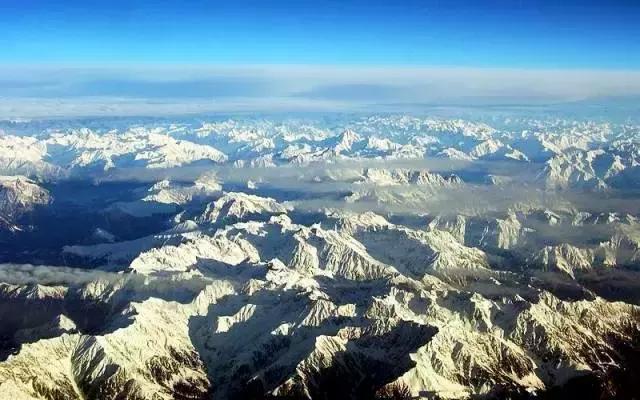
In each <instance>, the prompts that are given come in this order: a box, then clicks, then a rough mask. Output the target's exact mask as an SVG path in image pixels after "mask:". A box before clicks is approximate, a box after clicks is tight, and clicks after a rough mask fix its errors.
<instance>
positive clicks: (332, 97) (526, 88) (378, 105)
mask: <svg viewBox="0 0 640 400" xmlns="http://www.w3.org/2000/svg"><path fill="white" fill-rule="evenodd" d="M0 74H2V76H3V79H2V80H1V81H0V93H2V98H3V99H2V101H1V102H0V116H2V117H36V116H49V115H50V113H54V115H56V116H58V115H63V116H64V115H71V116H76V115H122V114H123V113H124V114H126V115H136V114H138V115H162V114H165V113H166V112H170V113H171V114H178V113H199V112H207V111H209V112H215V111H222V112H225V111H289V110H291V111H298V110H305V111H326V110H333V111H353V110H371V109H372V108H375V109H377V110H381V111H383V110H385V109H387V108H389V107H390V106H392V105H393V106H402V105H412V104H423V105H460V106H478V105H495V104H505V105H509V104H550V103H557V102H572V101H583V100H586V99H600V98H608V99H612V98H619V97H625V98H627V99H628V98H634V97H635V98H638V97H640V72H636V71H598V70H518V69H481V68H426V67H424V68H420V67H366V66H362V67H357V66H352V67H347V66H313V65H306V66H305V65H300V66H295V65H294V66H287V65H267V66H242V65H239V66H114V67H95V66H94V67H61V66H58V67H54V66H49V67H47V66H40V67H38V66H26V67H24V66H3V67H0ZM87 99H89V101H88V102H87ZM56 102H59V103H56ZM172 110H175V111H173V112H172Z"/></svg>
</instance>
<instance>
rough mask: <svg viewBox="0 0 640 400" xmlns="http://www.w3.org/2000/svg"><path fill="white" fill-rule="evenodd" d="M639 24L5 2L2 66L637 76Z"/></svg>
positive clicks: (510, 7)
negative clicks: (361, 68) (379, 68)
mask: <svg viewBox="0 0 640 400" xmlns="http://www.w3.org/2000/svg"><path fill="white" fill-rule="evenodd" d="M560 3H561V4H560ZM638 21H640V2H639V1H637V0H636V1H615V0H614V1H597V2H596V1H588V0H585V1H575V0H569V1H546V0H544V1H543V0H539V1H536V0H531V1H525V0H498V1H481V0H468V1H457V0H452V1H445V0H439V1H429V0H427V1H376V0H369V1H362V0H355V1H339V0H331V1H327V0H322V1H313V2H312V1H304V0H300V1H282V0H273V1H252V0H235V1H202V0H189V1H172V0H164V1H163V0H137V1H136V0H129V1H123V0H111V1H95V0H85V1H60V0H58V1H55V0H20V1H15V0H0V26H1V27H2V32H1V33H0V48H1V49H3V50H2V52H0V63H2V64H21V65H23V64H29V65H32V64H66V65H78V64H84V65H87V64H99V65H105V64H138V65H139V64H154V65H156V64H227V65H229V64H313V65H318V64H322V65H394V66H405V65H414V66H415V65H418V66H454V67H483V68H527V69H531V68H562V69H572V68H580V69H625V70H637V69H640V51H639V50H640V28H639V27H638V25H639V24H638Z"/></svg>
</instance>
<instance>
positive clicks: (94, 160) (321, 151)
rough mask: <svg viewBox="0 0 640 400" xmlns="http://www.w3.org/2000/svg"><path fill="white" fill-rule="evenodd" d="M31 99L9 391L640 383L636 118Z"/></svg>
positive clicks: (9, 166)
mask: <svg viewBox="0 0 640 400" xmlns="http://www.w3.org/2000/svg"><path fill="white" fill-rule="evenodd" d="M21 123H22V124H26V125H25V126H24V127H22V128H24V129H19V130H17V129H16V130H15V131H14V132H12V131H11V130H6V132H4V133H3V134H2V135H1V136H0V150H2V149H4V151H0V171H3V173H6V174H7V175H8V176H7V177H3V178H0V224H6V226H8V227H10V229H12V232H11V236H10V237H9V239H6V240H0V257H2V260H5V261H6V263H4V264H0V321H2V324H0V398H5V397H7V398H11V399H16V400H22V399H42V400H58V399H79V400H80V399H113V400H115V399H138V400H147V399H148V400H159V399H167V400H168V399H185V400H186V399H214V398H215V399H218V398H221V399H273V398H282V399H312V400H315V399H389V398H434V399H468V398H487V399H491V398H496V399H503V398H561V397H563V396H564V398H570V397H571V396H577V395H579V394H581V393H582V392H581V390H582V391H584V390H587V392H588V393H590V394H595V395H597V396H598V397H599V398H634V397H633V396H636V394H637V385H635V382H636V381H637V378H638V373H637V371H638V368H637V367H638V357H637V354H639V352H640V346H639V345H638V343H639V340H640V307H639V306H638V305H639V304H640V296H638V293H640V292H639V291H638V290H639V289H640V285H639V284H638V282H640V280H639V279H638V278H640V275H638V266H640V224H639V223H638V218H639V216H640V209H638V207H637V200H638V199H637V194H636V192H635V189H636V188H637V186H635V185H636V183H640V180H638V179H637V178H638V177H637V176H636V175H637V166H638V165H639V164H638V161H637V160H638V155H639V154H640V152H639V149H640V148H639V147H638V143H640V141H638V138H639V136H638V133H640V129H638V127H637V126H635V125H630V124H629V123H624V124H617V123H613V122H589V121H573V120H557V119H551V118H548V119H536V118H524V119H522V118H516V117H513V118H506V117H505V118H502V117H491V118H489V117H488V118H483V119H482V120H478V121H471V120H461V119H439V118H427V117H419V116H408V115H374V116H364V117H363V116H355V117H354V116H336V117H333V118H326V119H318V120H314V119H312V118H311V117H309V118H305V119H284V120H283V119H278V118H276V117H273V118H270V117H265V118H260V119H251V118H242V117H240V118H236V119H217V120H215V119H214V120H211V121H206V120H205V121H204V122H203V119H200V118H199V119H198V120H195V119H193V120H189V119H188V118H185V119H181V120H180V121H176V122H171V123H168V122H166V121H164V120H162V121H153V122H149V121H140V122H138V121H133V122H131V123H130V124H124V123H122V122H118V123H114V124H113V126H110V125H109V123H108V121H100V122H99V123H95V124H91V123H88V124H89V125H91V127H89V126H87V127H78V123H79V122H75V123H73V124H70V126H69V127H68V128H65V127H64V124H62V123H61V122H59V121H58V122H56V123H55V125H53V126H54V127H51V128H45V129H42V130H41V131H38V132H34V133H33V134H32V135H30V136H25V134H24V132H26V131H28V129H27V128H29V127H31V126H39V127H42V125H29V124H30V122H21ZM14 125H15V124H14ZM12 126H13V125H12ZM61 126H62V127H61ZM16 173H23V174H26V175H27V177H25V176H16V175H13V174H16ZM9 175H10V176H9ZM36 178H37V179H36ZM37 182H38V183H37ZM45 188H46V189H45ZM53 197H55V202H52V198H53ZM36 211H37V212H36ZM25 218H26V219H25ZM23 220H28V222H29V224H30V227H31V228H30V229H23V230H20V226H21V225H20V223H21V221H23ZM0 239H2V238H0ZM585 388H586V389H585ZM394 391H396V392H402V393H404V395H402V396H400V397H393V396H391V395H389V393H394Z"/></svg>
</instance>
